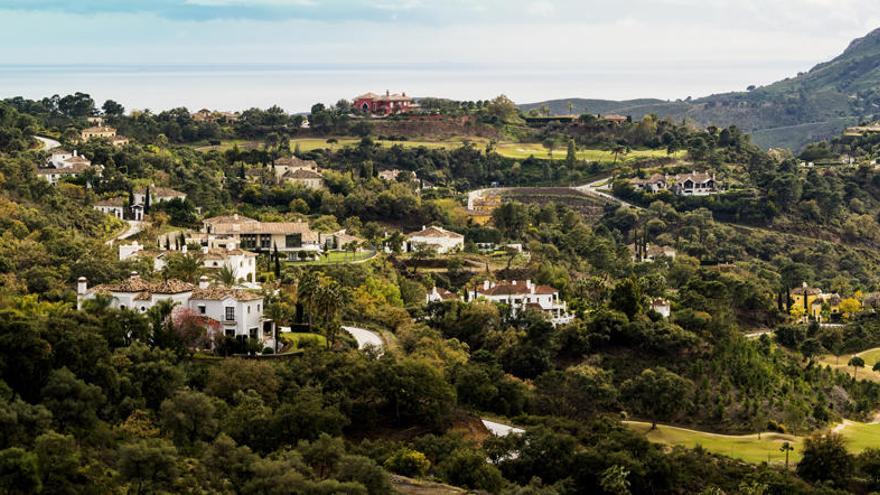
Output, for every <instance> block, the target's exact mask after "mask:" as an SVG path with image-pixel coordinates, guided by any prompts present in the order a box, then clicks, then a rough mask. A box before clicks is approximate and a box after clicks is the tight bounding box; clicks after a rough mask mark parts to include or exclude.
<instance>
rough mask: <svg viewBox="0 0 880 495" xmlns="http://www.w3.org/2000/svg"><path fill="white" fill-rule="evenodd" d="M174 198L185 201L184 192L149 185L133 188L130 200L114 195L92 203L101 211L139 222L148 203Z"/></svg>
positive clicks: (152, 203)
mask: <svg viewBox="0 0 880 495" xmlns="http://www.w3.org/2000/svg"><path fill="white" fill-rule="evenodd" d="M147 195H149V197H150V199H149V202H148V201H147ZM175 199H179V200H181V201H186V193H182V192H180V191H175V190H174V189H171V188H169V187H157V186H155V185H151V186H149V187H142V188H140V189H136V190H134V191H133V192H132V194H131V200H129V198H126V197H125V196H115V197H112V198H107V199H103V200H101V201H97V202H96V203H95V204H94V208H95V209H96V210H98V211H100V212H101V213H105V214H107V215H112V216H114V217H116V218H118V219H120V220H134V221H136V222H140V221H143V219H144V211H145V209H146V207H147V204H148V203H149V204H150V205H155V204H159V203H164V202H166V201H173V200H175Z"/></svg>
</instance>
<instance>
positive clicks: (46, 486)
mask: <svg viewBox="0 0 880 495" xmlns="http://www.w3.org/2000/svg"><path fill="white" fill-rule="evenodd" d="M34 453H35V454H37V460H38V461H39V465H40V467H41V469H40V478H41V480H42V483H43V490H44V491H45V492H46V493H59V494H71V495H73V494H76V493H82V491H83V487H84V486H87V481H86V480H85V479H84V478H85V477H84V476H83V474H82V473H81V472H80V464H81V462H82V456H81V455H80V452H79V447H77V445H76V440H75V439H74V438H73V437H72V436H69V435H61V434H59V433H55V432H54V431H49V432H46V433H44V434H42V435H40V436H39V437H37V439H36V442H35V444H34Z"/></svg>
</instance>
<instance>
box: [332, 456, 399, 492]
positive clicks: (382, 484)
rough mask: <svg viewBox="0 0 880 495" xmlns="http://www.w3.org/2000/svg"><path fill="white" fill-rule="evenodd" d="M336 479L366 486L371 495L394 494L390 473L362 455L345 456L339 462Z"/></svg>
mask: <svg viewBox="0 0 880 495" xmlns="http://www.w3.org/2000/svg"><path fill="white" fill-rule="evenodd" d="M334 478H335V479H337V480H339V481H354V482H357V483H360V484H362V485H364V486H365V487H366V488H367V492H368V493H369V495H384V494H386V493H393V489H392V488H391V481H390V479H389V477H388V473H386V472H385V470H384V469H382V468H381V467H380V466H379V465H378V464H376V461H374V460H373V459H370V458H369V457H364V456H360V455H345V456H343V457H342V459H340V460H339V465H338V467H337V468H336V474H335V475H334Z"/></svg>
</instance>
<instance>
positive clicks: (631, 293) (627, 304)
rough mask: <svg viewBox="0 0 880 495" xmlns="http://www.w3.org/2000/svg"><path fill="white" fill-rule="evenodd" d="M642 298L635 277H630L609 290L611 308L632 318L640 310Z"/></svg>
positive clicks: (640, 289)
mask: <svg viewBox="0 0 880 495" xmlns="http://www.w3.org/2000/svg"><path fill="white" fill-rule="evenodd" d="M643 299H644V297H643V295H642V287H641V286H640V285H639V282H638V281H637V280H636V279H635V278H633V277H630V278H627V279H624V280H622V281H620V282H618V284H617V285H616V286H614V290H612V291H611V308H612V309H616V310H618V311H620V312H621V313H623V314H625V315H626V316H627V317H629V319H630V320H632V319H633V318H635V316H636V315H637V314H639V313H640V312H641V311H642V304H643Z"/></svg>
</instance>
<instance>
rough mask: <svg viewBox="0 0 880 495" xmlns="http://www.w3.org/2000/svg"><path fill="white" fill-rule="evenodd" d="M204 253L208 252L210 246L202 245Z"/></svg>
mask: <svg viewBox="0 0 880 495" xmlns="http://www.w3.org/2000/svg"><path fill="white" fill-rule="evenodd" d="M202 254H208V246H202Z"/></svg>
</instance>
